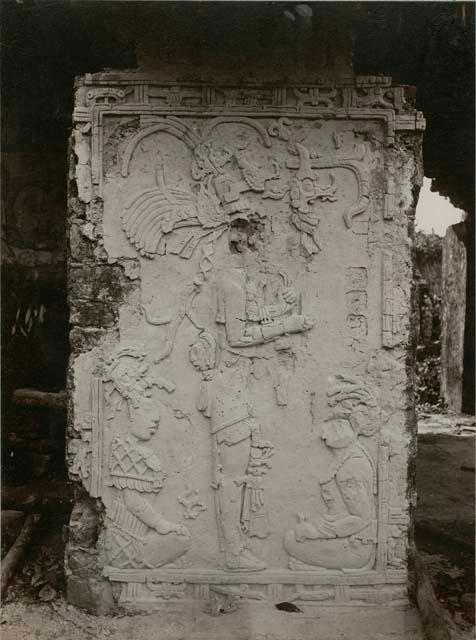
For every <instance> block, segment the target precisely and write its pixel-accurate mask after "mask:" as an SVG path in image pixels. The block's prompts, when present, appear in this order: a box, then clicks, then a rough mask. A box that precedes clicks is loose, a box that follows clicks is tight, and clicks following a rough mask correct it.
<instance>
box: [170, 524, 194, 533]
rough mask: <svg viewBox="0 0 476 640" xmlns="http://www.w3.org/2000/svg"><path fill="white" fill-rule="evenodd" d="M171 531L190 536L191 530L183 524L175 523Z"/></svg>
mask: <svg viewBox="0 0 476 640" xmlns="http://www.w3.org/2000/svg"><path fill="white" fill-rule="evenodd" d="M171 531H175V533H177V534H178V535H179V536H188V535H190V534H189V532H188V529H187V527H184V526H183V524H176V525H174V527H173V528H172V529H171Z"/></svg>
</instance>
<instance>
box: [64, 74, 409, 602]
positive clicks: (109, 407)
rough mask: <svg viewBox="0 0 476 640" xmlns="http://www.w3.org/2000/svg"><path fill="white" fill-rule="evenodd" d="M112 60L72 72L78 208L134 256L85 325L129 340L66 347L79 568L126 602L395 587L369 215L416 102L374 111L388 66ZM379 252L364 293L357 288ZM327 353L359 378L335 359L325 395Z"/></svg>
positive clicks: (395, 192)
mask: <svg viewBox="0 0 476 640" xmlns="http://www.w3.org/2000/svg"><path fill="white" fill-rule="evenodd" d="M136 76H137V74H134V78H133V80H132V81H129V76H125V77H124V76H122V75H121V74H119V75H118V76H111V75H108V76H102V75H101V76H97V77H94V76H88V77H87V78H86V79H85V81H84V86H83V87H81V89H80V91H78V93H77V103H76V109H75V115H74V117H75V123H76V124H75V126H76V132H77V133H76V134H75V136H76V137H75V140H76V142H77V150H78V154H77V155H78V162H77V163H76V165H75V169H76V167H78V168H79V170H78V185H79V187H80V191H81V197H82V198H83V199H85V200H87V199H88V198H90V199H89V203H88V204H89V205H90V206H89V207H86V219H87V220H93V221H94V224H95V225H97V228H98V229H101V236H102V237H101V243H103V249H101V252H102V255H103V256H107V257H108V259H109V260H110V263H111V264H112V263H113V262H114V261H116V262H117V263H118V264H119V265H121V268H122V265H124V268H127V267H126V263H131V264H132V263H134V265H136V266H137V269H138V271H137V273H138V277H137V278H136V280H135V281H134V282H133V283H132V284H133V285H134V289H133V290H132V289H131V291H130V292H129V291H128V292H127V294H126V295H124V296H122V295H118V296H117V301H118V305H119V306H118V313H117V314H115V325H114V326H113V327H111V332H112V333H109V331H108V332H107V333H108V336H109V335H111V339H112V336H114V337H117V336H120V339H121V345H125V344H127V345H137V344H141V345H146V346H144V350H143V351H140V352H139V351H137V350H136V349H132V348H125V349H121V351H119V352H117V353H116V354H113V356H112V357H111V359H109V360H106V361H102V360H101V356H98V355H97V354H98V350H99V347H98V349H93V350H91V351H88V352H86V353H81V360H80V361H79V360H77V359H76V355H74V356H73V365H72V367H73V373H74V376H75V390H74V394H75V398H74V404H75V425H74V429H75V430H77V432H78V434H79V436H80V437H79V438H76V439H73V440H71V441H70V445H69V452H70V456H71V457H72V466H71V473H72V475H73V476H75V479H80V480H82V482H83V484H84V486H85V488H86V490H88V491H89V493H90V494H91V495H92V496H94V497H98V498H101V500H102V502H103V504H104V506H105V518H104V524H103V527H104V530H103V531H102V532H101V535H100V537H99V542H98V551H100V558H101V560H102V559H105V560H106V566H104V567H102V572H103V575H104V576H105V577H106V578H107V579H108V580H110V581H111V582H112V584H113V588H114V593H115V594H117V595H119V603H120V604H124V605H125V606H127V607H131V608H133V607H139V608H141V609H145V608H148V607H151V608H156V607H157V608H158V607H160V606H164V607H167V608H169V609H174V607H177V610H183V611H184V612H187V611H191V610H192V609H191V608H190V605H191V602H190V601H191V599H198V600H201V601H202V604H205V603H209V610H210V611H211V612H212V613H221V612H223V610H228V609H233V608H234V607H235V606H236V605H237V604H238V603H239V602H240V601H243V600H257V601H258V600H263V599H266V600H268V601H269V602H274V603H279V602H293V601H294V602H296V603H297V604H298V605H299V606H301V603H302V604H303V605H304V606H319V605H321V604H322V605H324V606H327V605H328V604H331V605H332V606H334V605H337V606H342V605H345V606H362V603H370V604H374V603H379V602H390V603H392V604H393V603H395V602H400V599H399V598H400V595H399V594H401V591H398V589H397V587H394V585H396V584H397V583H398V584H399V585H400V587H399V588H400V589H401V585H403V584H404V583H405V581H406V550H407V549H406V536H407V531H408V518H407V516H408V514H407V513H406V512H405V500H404V498H401V500H402V503H400V502H398V499H400V497H401V496H405V490H406V486H405V479H404V474H403V473H402V474H400V471H399V470H398V469H397V464H398V463H397V459H405V460H406V456H405V455H400V454H401V453H403V448H404V446H405V443H406V439H405V438H403V437H402V433H404V427H403V422H401V420H403V418H400V414H403V411H402V408H403V407H405V406H406V405H405V398H404V397H403V395H402V393H403V391H402V390H404V389H405V378H404V373H403V372H402V371H403V370H401V367H400V368H399V367H397V364H398V363H397V361H396V358H397V356H401V354H398V353H393V355H392V351H389V350H388V349H386V350H382V349H380V350H379V349H377V347H378V345H379V336H378V335H377V334H378V332H379V323H376V322H374V318H375V317H378V316H379V314H382V334H381V335H382V342H383V344H384V346H390V345H391V344H392V343H393V341H394V338H395V324H394V316H395V314H394V309H393V306H395V304H396V303H395V302H394V296H397V295H399V292H398V290H397V292H396V293H395V292H394V291H393V289H392V281H393V279H394V278H393V273H392V258H391V252H390V251H389V250H387V248H388V247H391V244H392V242H393V240H394V241H395V243H396V245H395V249H394V252H395V255H397V253H398V255H399V256H400V257H399V261H402V260H404V259H406V253H405V252H407V250H408V247H407V246H406V245H404V244H402V243H400V244H399V242H400V241H399V238H400V235H399V234H398V233H396V235H392V234H393V233H394V230H396V229H397V226H398V225H399V224H400V219H399V218H398V217H396V218H395V220H394V221H393V222H392V223H390V222H385V220H390V218H391V216H392V215H393V210H394V208H395V202H397V201H398V198H399V193H400V190H401V188H402V185H403V184H404V183H403V181H402V178H401V177H399V176H397V172H398V167H401V166H402V165H401V162H400V157H399V156H400V154H402V158H404V157H406V156H405V154H410V153H411V152H410V151H409V147H405V145H403V146H402V145H400V144H396V145H395V149H394V150H393V151H392V150H389V149H388V147H389V145H392V144H393V143H394V141H395V139H397V141H398V136H399V135H400V132H401V131H403V130H409V131H415V129H417V128H418V127H419V126H422V120H421V118H420V117H419V116H418V114H416V113H415V112H414V111H412V110H411V109H409V105H405V112H400V113H399V112H398V111H399V107H398V104H399V102H398V100H399V96H401V95H403V94H401V93H400V92H398V91H393V88H392V87H391V84H390V82H389V81H388V79H385V80H384V81H382V82H380V79H379V78H377V79H375V78H374V79H372V78H367V79H362V78H361V79H359V80H358V81H355V82H354V81H353V80H350V79H346V80H345V81H343V82H341V83H337V84H336V85H335V86H328V85H327V84H326V83H325V81H324V80H323V81H322V82H321V81H320V80H319V81H317V82H316V86H311V87H305V86H300V85H294V86H279V87H273V86H271V85H266V86H260V85H259V84H258V83H254V84H253V85H252V86H251V87H244V86H220V87H212V86H205V85H204V84H201V85H200V84H193V82H191V83H182V84H180V85H178V84H175V85H174V84H170V85H167V84H166V83H163V82H159V81H158V80H155V79H149V80H148V79H147V78H146V77H145V76H144V75H142V74H140V75H138V76H137V77H136ZM121 78H122V79H121ZM124 78H125V79H124ZM109 83H110V86H109ZM89 92H91V93H89ZM121 92H124V93H123V94H122V93H121ZM392 105H393V106H392ZM412 135H413V134H412ZM89 145H90V147H89ZM88 154H89V155H88ZM79 156H81V158H80V157H79ZM91 165H92V170H91ZM88 176H89V178H88ZM397 178H398V180H397ZM81 181H82V182H81ZM80 183H81V184H80ZM88 185H89V186H88ZM371 188H372V192H371ZM405 188H406V187H405ZM384 195H385V199H384V198H383V196H384ZM369 202H370V203H371V205H370V206H369ZM379 207H381V215H382V216H383V219H384V222H381V223H380V224H379V223H378V213H379V212H378V208H379ZM369 211H370V213H371V217H370V213H369ZM370 219H371V221H372V224H371V225H370ZM95 228H96V227H95ZM347 230H349V232H351V233H348V234H347ZM369 232H370V233H369ZM366 233H369V238H368V242H367V241H366V238H360V239H359V238H356V237H352V234H366ZM346 235H347V238H348V240H349V242H348V247H345V246H344V245H343V244H342V242H344V244H345V237H346ZM392 238H393V239H392ZM91 240H92V241H94V242H97V238H96V237H94V238H92V236H91ZM320 251H322V253H321V254H320V255H318V254H319V252H320ZM135 252H137V255H136V258H134V259H133V260H132V259H131V257H133V255H134V253H135ZM382 252H383V253H384V257H383V258H382V261H381V262H380V259H381V255H382ZM402 252H403V253H402ZM400 254H401V255H400ZM388 255H390V258H388ZM376 265H377V266H376ZM389 265H390V266H389ZM104 267H106V264H105V263H102V262H101V264H99V263H98V265H97V268H98V272H99V271H100V270H102V269H103V268H104ZM139 267H140V269H139ZM380 268H382V274H383V277H382V297H383V304H382V307H380V303H379V300H378V296H375V295H371V294H372V291H371V288H370V286H369V283H370V282H372V283H373V282H374V281H378V279H379V273H376V272H375V271H376V270H377V271H379V269H380ZM394 268H396V267H394ZM139 271H140V273H139ZM330 272H332V273H333V276H332V278H331V279H330V278H329V277H328V276H329V273H330ZM389 274H390V275H389ZM402 277H404V274H403V276H402ZM331 283H332V284H331ZM100 286H102V284H101V285H100ZM121 287H122V285H120V287H119V288H121ZM402 287H403V285H402ZM95 290H98V289H95ZM402 291H403V288H402ZM118 294H119V291H118ZM402 295H403V294H402ZM389 301H390V302H389ZM389 305H390V306H389ZM320 310H322V314H321V313H319V311H320ZM141 311H142V316H141V315H140V314H141ZM376 314H377V315H376ZM341 316H343V317H341ZM395 317H396V316H395ZM389 318H390V320H389ZM389 321H390V327H391V328H390V330H389V329H388V326H389V324H388V322H389ZM314 322H316V329H315V330H314V329H313V323H314ZM308 332H310V333H308ZM297 334H299V335H297ZM403 338H404V336H403V332H402V344H403ZM107 344H109V343H107ZM104 348H105V349H106V348H107V347H106V346H105V347H104ZM371 350H372V351H371ZM373 350H375V352H374V351H373ZM352 351H354V352H356V353H352ZM382 354H383V355H384V356H385V362H383V361H382V362H381V358H380V356H382V357H383V355H382ZM357 356H358V357H357ZM377 356H378V358H380V359H379V360H378V363H377ZM167 358H168V360H166V359H167ZM349 358H350V359H349ZM372 358H374V359H375V362H376V366H375V367H373V369H372V370H370V369H365V362H366V361H372V362H373V360H372ZM97 359H99V362H97ZM343 359H345V364H344V362H343ZM397 359H398V358H397ZM359 363H360V364H359ZM156 364H158V365H159V366H157V367H156ZM344 366H345V367H352V371H353V372H354V375H355V376H356V377H359V379H358V380H351V379H349V378H343V377H337V378H336V379H334V380H333V381H332V388H331V389H330V390H329V395H328V396H326V394H325V391H326V390H325V389H324V390H323V389H322V388H320V387H319V386H315V385H314V384H313V381H315V380H322V379H325V377H326V376H327V375H328V374H329V373H330V372H333V371H340V370H341V367H344ZM159 367H160V370H159ZM192 367H193V368H194V369H195V371H193V370H192ZM387 369H388V370H392V371H393V370H394V369H395V371H394V373H395V376H390V377H389V376H385V375H382V373H381V372H382V371H386V370H387ZM397 369H398V370H397ZM348 370H349V371H350V369H348ZM364 370H365V371H366V374H365V375H366V376H368V378H367V377H366V378H365V383H364V382H363V380H364V378H363V377H362V379H361V378H360V376H364V373H363V371H364ZM159 371H160V372H163V376H164V377H159V376H158V375H156V374H159ZM91 372H92V374H91ZM356 372H358V373H356ZM191 374H193V375H194V376H195V382H194V383H193V384H191V383H190V381H189V377H190V375H191ZM84 378H86V383H85V382H84ZM390 378H391V379H390ZM393 378H395V380H394V379H393ZM90 382H92V387H91V399H89V398H88V397H86V396H87V393H88V392H89V384H90ZM76 383H77V384H76ZM174 383H177V386H178V385H179V384H180V387H179V388H177V390H175V386H174ZM377 385H378V388H379V402H377V400H376V398H375V397H374V394H373V391H371V389H374V388H375V387H376V386H377ZM172 393H173V395H172V396H167V395H166V394H172ZM159 399H160V402H159ZM162 400H163V403H162ZM88 402H89V405H88ZM380 403H381V406H382V407H384V408H385V412H388V413H389V415H390V414H391V415H392V416H394V417H393V418H392V419H393V422H392V426H393V425H395V434H396V435H395V442H393V440H392V444H391V447H392V449H391V452H392V456H391V457H390V455H389V450H390V447H387V446H384V444H381V443H380V441H379V439H378V438H377V437H375V434H376V431H377V430H378V429H379V427H380V425H383V424H385V430H386V431H388V429H389V425H388V424H387V423H384V422H383V421H382V420H381V419H380ZM159 407H160V411H159ZM160 416H162V423H161V426H162V429H161V430H160V431H159V432H157V421H158V419H159V418H160ZM166 416H168V417H169V418H170V420H171V423H170V424H169V423H168V420H169V418H168V417H166ZM402 430H403V431H402ZM318 434H319V437H318ZM73 435H76V434H74V432H73ZM400 445H401V449H400ZM165 452H167V453H165ZM166 471H167V472H168V474H169V475H168V476H167V475H166ZM402 478H403V479H402ZM394 485H395V487H396V491H395V490H394ZM377 489H378V492H377ZM397 496H399V498H397ZM397 502H398V504H397ZM397 507H398V508H397ZM296 512H298V521H297V522H296V524H293V520H295V515H294V514H295V513H296ZM191 532H193V545H192V536H191ZM283 553H284V554H285V555H284V556H283ZM387 583H392V584H391V585H390V584H387Z"/></svg>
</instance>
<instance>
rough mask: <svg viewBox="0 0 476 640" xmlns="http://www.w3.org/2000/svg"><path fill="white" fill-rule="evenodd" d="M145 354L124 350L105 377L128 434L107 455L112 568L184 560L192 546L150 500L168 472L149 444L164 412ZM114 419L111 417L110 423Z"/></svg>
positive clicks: (178, 526)
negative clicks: (124, 417)
mask: <svg viewBox="0 0 476 640" xmlns="http://www.w3.org/2000/svg"><path fill="white" fill-rule="evenodd" d="M147 373H148V365H147V364H146V363H145V362H144V361H143V358H142V355H141V354H137V353H136V352H134V351H133V350H130V349H126V350H123V351H122V352H119V354H118V355H117V357H116V358H115V360H114V361H113V362H112V364H111V365H110V367H109V369H108V372H107V375H106V379H107V381H108V382H109V383H110V386H111V387H112V390H111V391H110V393H109V397H111V395H112V393H113V392H116V393H117V394H118V395H119V397H120V400H119V402H118V403H116V405H115V409H116V411H119V410H120V409H125V410H126V412H127V425H128V431H127V432H126V433H122V434H117V435H115V436H114V437H113V439H112V442H111V446H110V451H109V464H108V471H109V479H110V480H109V484H110V486H111V487H113V488H114V489H115V490H116V491H115V492H114V495H113V497H112V499H108V500H107V505H106V506H107V509H106V519H107V525H106V551H107V557H108V562H109V564H110V565H111V566H113V567H117V568H120V569H152V568H157V567H161V566H163V565H165V564H168V563H170V562H173V561H175V560H177V559H178V558H180V556H182V555H183V554H184V553H186V551H188V549H189V547H190V544H191V536H190V532H189V531H188V529H187V528H186V527H184V526H183V525H181V524H176V523H173V522H170V521H169V520H167V519H166V518H165V517H164V516H163V515H162V513H161V512H160V511H158V510H157V508H156V507H155V506H154V503H153V502H152V501H151V500H149V496H150V497H151V498H152V497H153V496H155V495H156V494H158V493H160V491H161V489H162V487H163V483H164V480H165V478H166V473H165V472H164V471H163V470H162V468H161V464H160V461H159V458H158V456H157V455H156V453H155V451H154V449H153V448H152V447H151V446H150V444H149V443H150V441H151V440H152V438H153V437H154V435H155V434H156V432H157V429H158V425H159V421H160V414H159V411H158V407H157V405H156V404H155V403H154V399H153V397H152V392H151V389H152V387H153V386H155V385H157V380H154V379H153V378H151V377H148V376H147ZM113 416H114V414H112V416H111V417H110V419H112V417H113Z"/></svg>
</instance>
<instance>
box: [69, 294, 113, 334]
mask: <svg viewBox="0 0 476 640" xmlns="http://www.w3.org/2000/svg"><path fill="white" fill-rule="evenodd" d="M70 308H71V316H70V320H71V323H72V324H74V325H76V326H78V327H97V328H104V327H112V326H113V325H114V323H115V320H116V315H115V314H114V311H113V309H111V308H110V306H109V305H108V304H107V303H105V302H90V301H83V300H82V301H79V302H78V303H77V304H71V307H70Z"/></svg>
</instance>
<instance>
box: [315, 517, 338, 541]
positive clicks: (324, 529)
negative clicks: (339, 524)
mask: <svg viewBox="0 0 476 640" xmlns="http://www.w3.org/2000/svg"><path fill="white" fill-rule="evenodd" d="M316 533H317V535H316V538H336V537H337V535H336V532H335V529H334V526H333V525H332V524H331V523H330V522H329V521H328V520H327V519H323V520H320V521H319V522H318V523H317V527H316Z"/></svg>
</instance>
